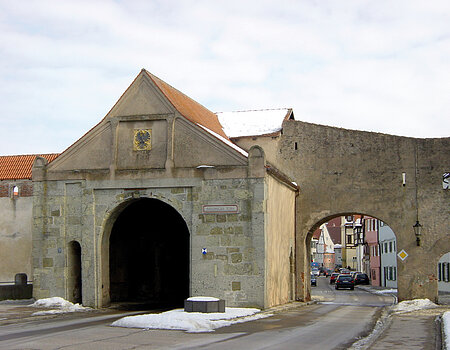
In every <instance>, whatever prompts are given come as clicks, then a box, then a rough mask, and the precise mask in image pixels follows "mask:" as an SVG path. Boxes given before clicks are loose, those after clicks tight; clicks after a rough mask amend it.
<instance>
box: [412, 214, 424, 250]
mask: <svg viewBox="0 0 450 350" xmlns="http://www.w3.org/2000/svg"><path fill="white" fill-rule="evenodd" d="M413 229H414V234H415V235H416V243H417V246H420V235H421V234H422V232H420V231H421V229H422V225H421V224H420V223H419V220H417V221H416V223H415V224H414V226H413Z"/></svg>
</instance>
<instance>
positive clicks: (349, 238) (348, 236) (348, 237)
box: [347, 235, 352, 244]
mask: <svg viewBox="0 0 450 350" xmlns="http://www.w3.org/2000/svg"><path fill="white" fill-rule="evenodd" d="M347 244H352V236H351V235H347Z"/></svg>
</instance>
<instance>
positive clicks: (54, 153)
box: [0, 152, 61, 157]
mask: <svg viewBox="0 0 450 350" xmlns="http://www.w3.org/2000/svg"><path fill="white" fill-rule="evenodd" d="M60 154H61V153H57V152H53V153H28V154H6V155H0V157H37V156H51V155H60Z"/></svg>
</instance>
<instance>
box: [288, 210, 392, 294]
mask: <svg viewBox="0 0 450 350" xmlns="http://www.w3.org/2000/svg"><path fill="white" fill-rule="evenodd" d="M325 224H326V225H325ZM322 225H323V226H322ZM358 228H359V229H358ZM324 233H326V235H325V236H326V237H325V238H324V236H323V234H324ZM314 234H316V237H315V243H316V244H312V241H313V235H314ZM319 235H320V236H321V237H320V238H321V239H319ZM327 240H328V243H327ZM302 242H304V243H302ZM336 242H337V243H338V244H337V245H338V246H339V248H338V249H336V246H337V245H336ZM313 243H314V242H313ZM330 245H333V252H332V253H333V256H332V258H333V264H334V266H333V267H330V266H325V265H326V264H325V255H326V254H325V251H326V250H327V249H330ZM319 246H320V247H319ZM396 247H397V236H396V233H395V232H394V231H393V230H392V229H391V228H390V226H388V223H386V222H384V221H383V220H381V219H379V218H377V217H375V216H373V215H368V214H364V213H357V212H349V213H345V214H338V215H330V216H326V217H325V218H322V219H320V220H318V221H317V222H316V223H314V224H313V225H312V226H311V228H310V229H309V230H308V231H307V233H306V234H305V235H304V236H303V238H300V242H298V245H297V248H298V249H299V250H300V253H299V255H300V256H302V255H303V256H305V257H307V258H306V259H303V260H302V261H300V262H299V263H300V264H298V265H297V266H299V265H300V266H301V268H300V269H299V270H298V275H299V278H298V281H299V285H298V286H299V290H300V292H301V293H302V294H300V299H303V300H310V299H311V287H310V283H309V274H310V271H311V262H314V263H317V264H318V265H317V266H318V267H319V268H320V267H323V268H328V269H331V270H334V269H337V268H340V267H344V268H347V269H349V270H350V271H360V272H363V273H366V274H367V275H368V277H369V279H370V284H371V285H372V286H377V287H378V286H383V287H391V288H397V262H396V261H397V248H396ZM302 249H303V250H302ZM313 250H314V256H313V253H312V252H313ZM329 253H330V252H329ZM321 254H322V260H321V258H320V256H321ZM328 256H329V254H328ZM338 256H339V259H338ZM329 257H330V256H329ZM386 273H388V275H387V277H386V278H385V276H384V275H385V274H386ZM384 278H385V279H386V280H389V281H388V282H389V285H388V284H387V283H386V281H384V283H383V279H384ZM394 285H395V286H394Z"/></svg>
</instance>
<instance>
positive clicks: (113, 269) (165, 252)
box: [103, 198, 190, 309]
mask: <svg viewBox="0 0 450 350" xmlns="http://www.w3.org/2000/svg"><path fill="white" fill-rule="evenodd" d="M104 244H107V245H108V248H109V249H104V252H106V251H109V252H108V254H107V255H109V257H108V259H107V261H108V265H109V271H105V270H103V271H104V272H106V273H107V274H108V276H109V288H107V289H106V291H107V292H109V298H107V299H109V300H110V302H111V303H121V304H122V305H123V304H125V305H127V307H128V308H131V307H133V308H137V307H139V308H148V309H151V308H165V307H180V306H182V305H183V301H184V299H185V298H187V297H188V296H189V273H190V267H189V266H190V264H189V262H190V253H189V252H190V247H189V244H190V239H189V231H188V228H187V226H186V223H185V221H184V220H183V218H182V217H181V215H180V214H179V213H178V212H177V211H176V210H175V209H174V208H173V207H171V206H170V205H168V204H166V203H164V202H162V201H160V200H157V199H148V198H144V199H139V200H133V201H131V202H130V203H129V204H128V205H126V207H125V208H124V209H123V210H122V211H121V212H120V214H118V216H117V218H116V219H115V221H114V223H113V224H112V228H111V231H110V236H109V241H108V242H106V240H104ZM104 248H105V247H104ZM105 260H106V257H105V259H103V261H104V262H106V261H105ZM133 305H134V306H133ZM136 305H137V306H136Z"/></svg>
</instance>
